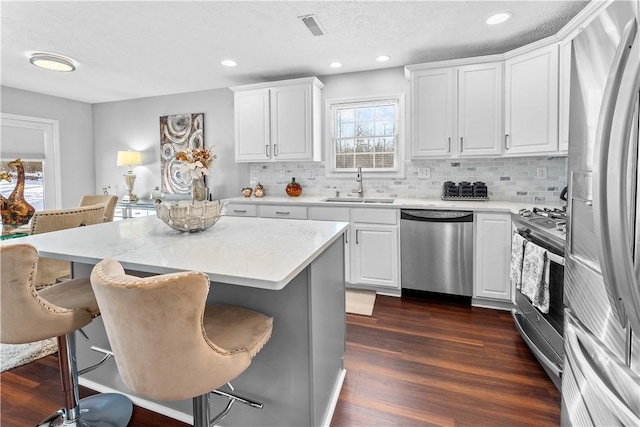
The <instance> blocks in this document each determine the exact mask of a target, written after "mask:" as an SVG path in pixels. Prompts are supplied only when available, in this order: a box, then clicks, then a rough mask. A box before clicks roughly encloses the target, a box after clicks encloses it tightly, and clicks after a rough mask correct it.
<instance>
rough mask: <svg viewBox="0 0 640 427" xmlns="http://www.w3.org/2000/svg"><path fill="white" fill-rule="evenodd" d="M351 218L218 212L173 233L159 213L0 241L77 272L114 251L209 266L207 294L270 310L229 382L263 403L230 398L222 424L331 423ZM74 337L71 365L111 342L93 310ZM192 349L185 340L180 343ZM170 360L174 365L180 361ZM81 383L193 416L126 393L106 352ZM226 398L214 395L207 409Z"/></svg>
mask: <svg viewBox="0 0 640 427" xmlns="http://www.w3.org/2000/svg"><path fill="white" fill-rule="evenodd" d="M347 226H348V224H347V223H344V222H326V221H297V220H292V221H280V220H275V219H266V218H234V217H223V218H222V219H221V220H220V221H219V222H218V223H217V224H216V225H215V226H214V227H213V228H210V229H209V230H206V231H204V232H201V233H180V232H177V231H174V230H172V229H171V228H169V227H168V226H167V225H165V224H164V223H163V222H162V221H161V220H160V219H158V218H156V217H144V218H137V219H131V220H127V221H118V222H112V223H104V224H98V225H93V226H88V227H81V228H75V229H69V230H63V231H57V232H52V233H45V234H40V235H36V236H28V237H22V238H18V239H12V240H10V241H5V242H2V245H9V244H15V243H29V244H32V245H34V246H35V247H36V248H37V249H38V251H39V253H40V256H42V257H49V258H56V259H63V260H68V261H71V262H72V271H73V275H74V276H75V277H80V276H87V275H88V274H89V273H90V271H91V269H92V267H93V266H94V265H95V264H96V263H98V262H99V261H100V260H102V259H105V258H111V259H115V260H117V261H119V262H120V263H121V264H122V265H123V266H124V267H125V269H126V270H127V272H128V273H130V274H135V275H140V276H143V275H144V276H147V275H152V274H163V273H170V272H176V271H184V270H195V271H202V272H204V273H206V274H207V275H208V276H209V280H210V281H211V287H210V290H209V295H208V298H207V301H208V302H216V303H226V304H234V305H238V306H242V307H246V308H249V309H252V310H256V311H259V312H262V313H264V314H266V315H269V316H273V318H274V328H273V335H272V338H271V340H270V341H269V342H268V343H267V344H266V345H265V347H264V348H263V349H262V350H261V351H260V353H258V355H257V356H256V357H255V359H254V360H253V361H252V364H251V366H250V367H249V368H248V369H247V370H246V371H245V372H244V373H243V374H242V375H240V376H239V377H238V378H237V379H236V380H235V381H233V384H234V386H235V388H236V392H237V393H239V394H240V395H246V396H247V397H251V398H253V399H255V400H258V401H261V402H263V403H264V409H262V410H256V409H252V408H249V407H246V406H244V405H235V406H234V408H233V410H232V411H231V413H230V414H229V415H228V416H227V417H226V418H225V419H224V422H223V425H229V426H235V425H243V426H257V425H260V426H304V425H309V426H317V425H328V424H329V423H330V421H331V416H332V414H333V409H334V407H335V404H336V402H337V399H338V396H339V393H340V388H341V386H342V382H343V380H344V375H345V371H344V367H343V355H344V351H345V306H344V304H345V300H344V298H345V295H344V290H345V288H344V243H343V238H344V237H343V235H344V232H345V231H346V229H347ZM84 331H85V332H86V333H87V334H88V336H89V340H88V341H85V340H83V339H79V340H77V357H78V367H79V369H82V368H83V367H85V366H88V365H90V364H92V363H95V362H97V361H98V360H100V358H101V355H100V354H99V353H96V352H94V351H92V350H91V346H97V347H100V348H107V349H109V348H110V346H109V342H108V340H107V337H106V334H105V331H104V326H103V324H102V321H101V319H100V318H99V317H98V318H96V319H94V321H93V322H92V323H91V324H90V325H88V326H87V327H86V328H84ZM186 351H189V349H187V348H185V352H186ZM176 369H180V368H179V367H177V368H176ZM80 384H81V385H84V386H87V387H89V388H91V389H94V390H97V391H100V392H113V391H115V392H120V393H124V394H126V395H127V396H129V397H130V398H131V399H132V401H133V402H134V403H135V404H136V405H139V406H142V407H145V408H147V409H150V410H152V411H155V412H158V413H162V414H164V415H167V416H170V417H172V418H175V419H179V420H181V421H185V422H188V423H191V422H192V417H191V414H192V412H191V411H192V408H191V401H190V400H186V401H180V402H160V401H152V400H148V399H145V398H142V397H139V396H136V395H135V394H134V393H132V392H131V391H130V390H129V389H128V388H127V387H126V385H124V383H123V382H122V380H121V379H120V377H119V375H118V371H117V368H116V366H115V363H114V362H113V360H111V361H109V362H107V363H106V364H105V365H104V366H101V367H100V368H99V369H96V370H95V371H92V372H89V373H87V374H84V375H83V376H81V378H80ZM225 403H226V401H225V400H224V399H218V398H213V399H212V413H216V411H218V410H221V409H222V408H223V407H224V404H225Z"/></svg>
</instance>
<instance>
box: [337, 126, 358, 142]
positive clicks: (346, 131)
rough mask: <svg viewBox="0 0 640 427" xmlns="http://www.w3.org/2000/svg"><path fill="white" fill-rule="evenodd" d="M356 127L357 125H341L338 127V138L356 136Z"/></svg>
mask: <svg viewBox="0 0 640 427" xmlns="http://www.w3.org/2000/svg"><path fill="white" fill-rule="evenodd" d="M355 130H356V125H355V123H341V124H340V125H339V126H338V135H337V137H338V138H344V137H345V136H347V137H348V136H356V132H355Z"/></svg>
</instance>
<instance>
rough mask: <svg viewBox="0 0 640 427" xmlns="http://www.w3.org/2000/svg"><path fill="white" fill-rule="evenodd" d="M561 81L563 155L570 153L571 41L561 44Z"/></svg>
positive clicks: (559, 124) (560, 118)
mask: <svg viewBox="0 0 640 427" xmlns="http://www.w3.org/2000/svg"><path fill="white" fill-rule="evenodd" d="M559 49H560V80H559V81H558V91H559V99H558V105H559V112H558V114H559V116H558V117H559V118H558V120H559V122H558V150H560V151H561V152H563V153H567V152H568V151H569V100H570V95H571V90H570V88H571V66H572V65H571V39H567V40H564V41H562V42H561V43H560V47H559Z"/></svg>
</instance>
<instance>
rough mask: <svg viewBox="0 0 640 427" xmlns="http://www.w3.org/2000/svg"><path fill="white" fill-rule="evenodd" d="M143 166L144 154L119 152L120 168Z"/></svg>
mask: <svg viewBox="0 0 640 427" xmlns="http://www.w3.org/2000/svg"><path fill="white" fill-rule="evenodd" d="M141 164H142V153H140V152H139V151H132V150H127V151H118V163H117V165H118V166H137V165H141Z"/></svg>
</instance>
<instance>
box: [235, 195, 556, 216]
mask: <svg viewBox="0 0 640 427" xmlns="http://www.w3.org/2000/svg"><path fill="white" fill-rule="evenodd" d="M366 198H371V199H378V198H379V199H388V197H384V196H380V197H376V196H375V195H371V196H365V199H366ZM325 199H327V197H326V196H317V197H314V196H300V197H279V196H265V197H253V196H252V197H242V196H240V197H233V198H230V199H226V200H227V201H229V202H233V203H253V204H270V203H271V204H283V203H286V204H294V205H309V206H336V207H337V206H348V207H366V208H387V209H388V208H391V209H411V208H417V209H464V210H472V211H479V212H511V213H518V211H519V210H520V209H523V208H527V209H531V208H532V207H533V206H534V205H533V204H527V203H515V202H505V201H492V200H486V201H484V200H483V201H475V200H453V201H448V200H447V201H445V200H440V199H402V198H395V199H394V201H393V203H361V202H358V201H357V200H358V199H357V198H355V197H343V199H344V202H325V201H324V200H325ZM559 202H560V201H559ZM536 206H538V207H560V206H561V204H560V203H558V204H556V205H553V204H549V203H547V204H538V205H536Z"/></svg>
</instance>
